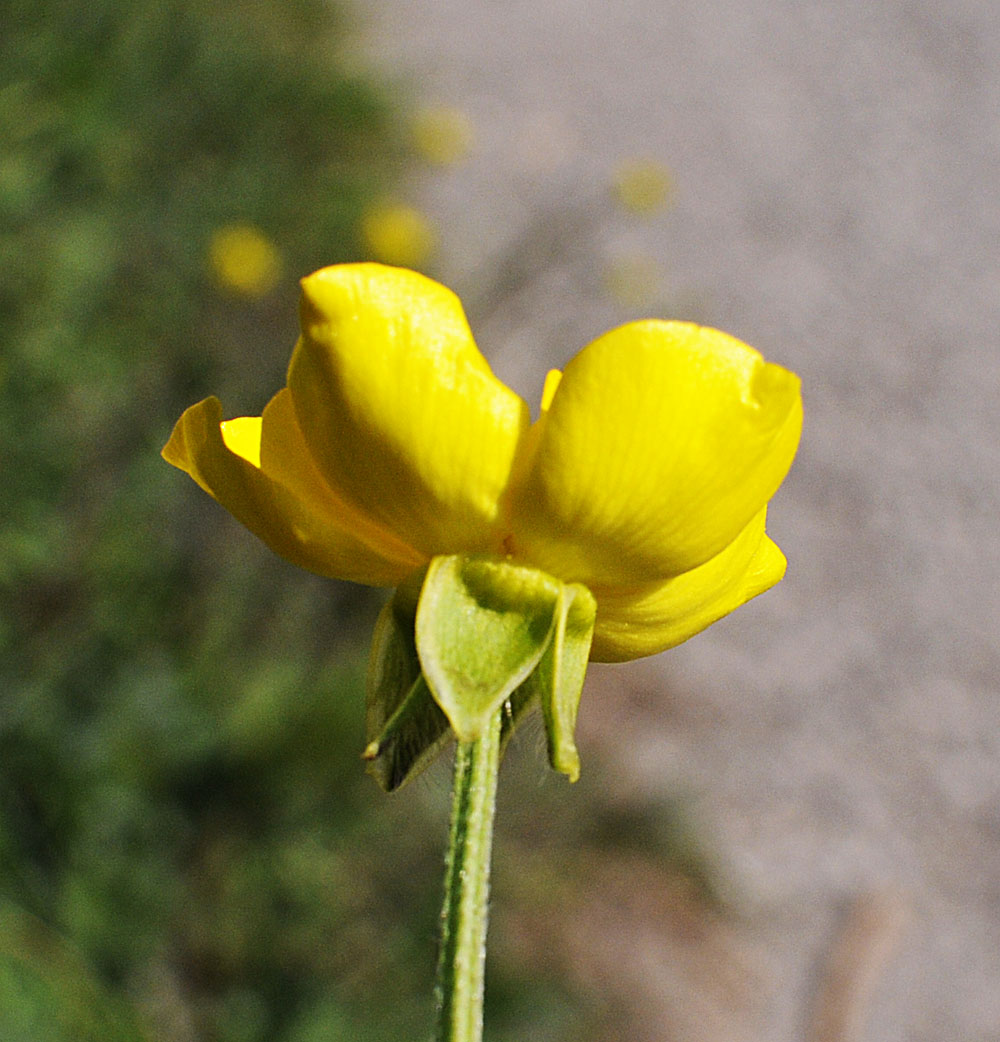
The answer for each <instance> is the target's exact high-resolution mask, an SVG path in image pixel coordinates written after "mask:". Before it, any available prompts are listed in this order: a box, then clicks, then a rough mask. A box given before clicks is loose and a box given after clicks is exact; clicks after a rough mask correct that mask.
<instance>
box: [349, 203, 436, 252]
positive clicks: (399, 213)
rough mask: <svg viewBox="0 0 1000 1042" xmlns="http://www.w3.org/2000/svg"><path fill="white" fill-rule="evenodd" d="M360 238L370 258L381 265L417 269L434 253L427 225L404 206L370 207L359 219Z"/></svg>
mask: <svg viewBox="0 0 1000 1042" xmlns="http://www.w3.org/2000/svg"><path fill="white" fill-rule="evenodd" d="M361 236H362V239H363V240H364V243H365V246H366V247H367V248H368V250H369V252H370V253H371V255H372V256H373V257H374V258H375V259H376V260H379V261H381V262H382V263H383V264H393V265H396V264H398V265H401V266H403V267H406V268H419V267H420V266H421V265H422V264H424V262H425V261H426V260H427V259H428V258H429V257H430V255H431V254H432V253H433V252H434V246H435V235H434V229H433V228H432V227H431V224H430V221H428V220H427V218H426V217H425V216H424V215H423V214H422V213H421V212H420V211H419V210H416V209H414V208H413V207H412V206H406V205H404V204H403V203H393V202H385V203H379V204H378V205H376V206H374V207H372V209H370V210H369V211H368V212H367V213H366V214H365V215H364V216H363V217H362V219H361Z"/></svg>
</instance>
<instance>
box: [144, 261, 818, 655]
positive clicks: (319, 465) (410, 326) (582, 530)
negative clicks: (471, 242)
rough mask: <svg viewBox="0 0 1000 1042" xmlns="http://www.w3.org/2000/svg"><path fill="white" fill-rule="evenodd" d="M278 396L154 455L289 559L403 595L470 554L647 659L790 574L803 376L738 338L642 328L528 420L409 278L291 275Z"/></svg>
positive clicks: (186, 420)
mask: <svg viewBox="0 0 1000 1042" xmlns="http://www.w3.org/2000/svg"><path fill="white" fill-rule="evenodd" d="M301 325H302V335H301V337H300V339H299V341H298V343H297V345H296V347H295V350H294V353H293V355H292V360H291V364H290V366H289V369H288V380H287V386H286V387H285V388H284V389H283V390H281V391H279V392H278V393H277V395H275V397H274V398H272V399H271V401H270V402H269V403H268V405H267V407H266V408H265V409H264V412H263V415H262V416H260V417H241V418H238V419H232V420H225V419H224V418H223V413H222V407H221V405H220V403H219V401H218V399H216V398H208V399H206V400H205V401H203V402H201V403H200V404H198V405H195V406H192V407H191V408H190V409H188V410H187V411H186V412H185V413H184V415H183V416H182V417H181V419H180V420H179V421H178V423H177V426H176V427H175V429H174V432H173V435H172V436H171V438H170V441H169V442H168V444H167V446H166V447H165V448H164V450H163V455H164V457H165V458H166V459H167V460H168V461H169V462H170V463H172V464H174V466H177V467H179V468H180V469H182V470H184V471H186V472H187V473H188V474H190V475H191V477H193V478H194V480H195V481H197V482H198V484H199V485H201V487H202V488H203V489H205V491H207V492H208V493H210V494H211V495H212V496H214V497H215V498H216V499H217V500H218V501H219V502H220V503H221V504H222V505H223V506H224V507H226V508H227V509H228V510H229V511H230V512H231V513H232V514H233V515H234V516H235V517H236V518H237V519H238V520H239V521H241V522H242V523H243V524H244V525H246V526H247V527H248V528H249V529H250V530H251V531H253V532H254V533H256V534H257V535H258V536H259V537H260V538H261V539H263V540H264V542H265V543H267V544H268V546H270V547H271V548H272V549H273V550H274V551H276V552H277V553H279V554H281V555H282V556H283V557H285V558H287V559H288V560H290V561H292V562H293V563H295V564H298V565H300V566H302V567H304V568H307V569H309V570H311V571H314V572H317V573H319V574H320V575H325V576H330V577H333V578H338V579H347V580H350V581H353V582H360V583H366V584H369V585H373V586H397V585H399V584H401V583H403V582H404V581H405V580H406V579H407V578H408V577H410V576H412V575H413V574H414V573H415V572H416V571H417V570H418V569H420V568H422V567H423V566H425V565H426V564H427V563H428V562H429V561H430V559H431V558H433V557H436V556H439V555H449V554H467V553H473V554H475V553H482V554H487V555H495V556H497V557H502V558H506V559H510V560H512V561H515V562H520V563H524V564H526V565H530V566H532V567H535V568H538V569H541V570H542V571H544V572H546V573H548V574H549V575H552V576H555V577H557V578H558V579H560V580H562V581H563V582H566V583H582V584H583V585H585V586H587V587H588V588H589V589H590V591H591V592H592V593H593V595H594V597H595V598H596V601H597V622H596V627H595V630H594V640H593V645H592V650H591V657H592V658H593V659H596V660H604V661H621V660H626V659H632V658H638V657H640V656H643V655H650V654H654V653H655V652H658V651H661V650H663V649H664V648H668V647H671V646H672V645H675V644H678V643H680V642H681V641H683V640H686V639H687V638H688V637H690V636H692V635H693V634H695V633H697V632H698V631H699V630H701V629H704V628H705V627H706V626H708V625H709V624H710V623H712V622H714V621H715V620H716V619H718V618H720V617H721V616H723V615H725V614H727V613H728V612H730V611H732V610H733V609H735V608H737V607H738V606H739V605H740V604H743V603H744V602H745V601H747V600H749V599H750V598H751V597H753V596H755V595H756V594H758V593H761V592H762V591H764V590H766V589H768V588H769V587H771V586H773V585H774V584H775V583H776V582H778V580H779V579H780V578H781V577H782V575H783V573H784V569H785V559H784V557H783V555H782V553H781V551H780V550H779V549H778V548H777V546H775V544H774V543H772V542H771V540H770V539H769V538H768V536H767V535H766V534H765V531H764V519H765V513H766V506H767V502H768V500H769V499H770V498H771V496H772V495H773V494H774V492H775V491H776V489H777V488H778V486H779V485H780V484H781V481H782V480H783V478H784V476H785V474H786V472H787V470H788V468H789V466H790V465H791V461H792V458H793V456H794V454H795V451H796V448H797V445H798V440H799V432H800V428H801V422H802V403H801V397H800V393H799V380H798V377H796V376H795V375H794V374H793V373H790V372H788V371H787V370H785V369H783V368H781V367H780V366H777V365H773V364H769V363H766V362H765V361H764V360H763V358H762V357H761V356H760V354H759V353H758V352H757V351H755V350H753V349H752V348H750V347H747V346H746V345H745V344H742V343H740V342H739V341H738V340H735V339H733V338H732V337H730V336H728V335H726V334H725V333H720V332H718V331H716V330H713V329H707V328H703V327H700V326H695V325H692V324H689V323H683V322H664V321H652V320H650V321H643V322H634V323H630V324H628V325H625V326H622V327H620V328H618V329H615V330H613V331H612V332H610V333H607V334H605V335H604V336H602V337H600V338H599V339H597V340H595V341H594V342H593V343H591V344H590V345H589V346H588V347H586V348H584V350H583V351H581V352H580V353H579V354H578V355H577V356H576V357H575V358H574V359H573V360H572V361H571V362H570V363H569V365H568V366H567V367H566V369H565V372H563V373H562V374H559V373H558V372H555V371H554V372H553V373H551V374H550V376H549V378H548V380H547V381H546V387H545V390H544V392H543V398H542V408H541V414H540V416H539V418H538V419H537V420H536V421H535V422H534V423H531V421H530V418H529V410H528V406H527V404H526V403H525V402H524V401H523V400H522V399H521V398H520V397H519V396H518V395H517V394H515V393H514V392H513V391H511V390H510V389H509V388H508V387H506V386H505V385H504V384H503V383H501V382H500V381H499V380H497V378H496V377H495V376H494V375H493V373H492V372H491V370H490V368H489V366H488V364H487V363H486V361H485V359H484V358H483V357H482V355H481V354H480V353H479V351H478V349H477V348H476V345H475V342H474V341H473V339H472V334H471V332H470V331H469V327H468V324H467V322H466V319H465V315H464V313H463V310H462V307H461V304H460V302H459V301H458V298H457V297H455V296H454V294H452V293H451V292H450V291H449V290H447V289H446V288H445V287H443V286H441V285H439V284H438V283H436V282H433V281H431V280H430V279H428V278H425V277H424V276H422V275H418V274H416V273H415V272H412V271H406V270H402V269H396V268H388V267H383V266H381V265H377V264H354V265H342V266H337V267H331V268H324V269H322V270H321V271H318V272H316V273H315V274H313V275H310V276H309V277H308V278H306V279H304V280H303V282H302V305H301Z"/></svg>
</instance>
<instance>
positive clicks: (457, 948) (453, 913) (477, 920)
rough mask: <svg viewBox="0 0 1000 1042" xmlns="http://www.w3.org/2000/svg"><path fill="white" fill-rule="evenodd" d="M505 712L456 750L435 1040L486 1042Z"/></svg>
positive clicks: (440, 1041) (436, 988) (436, 991)
mask: <svg viewBox="0 0 1000 1042" xmlns="http://www.w3.org/2000/svg"><path fill="white" fill-rule="evenodd" d="M500 722H501V712H500V711H497V712H496V713H494V714H493V716H492V718H491V720H490V723H489V726H488V727H487V728H486V731H485V732H484V733H483V734H482V735H481V736H480V737H479V738H477V739H476V740H475V741H472V742H459V743H458V748H457V750H456V752H455V775H454V789H453V792H452V806H451V832H450V835H449V840H448V857H447V862H446V867H445V884H444V907H443V909H442V911H441V955H440V958H439V959H438V969H437V984H436V987H435V997H436V999H437V1033H436V1035H435V1040H436V1042H480V1040H481V1039H482V1037H483V967H484V965H485V962H486V921H487V915H488V902H489V888H490V852H491V849H492V846H493V811H494V807H495V804H496V790H497V770H498V768H499V764H500Z"/></svg>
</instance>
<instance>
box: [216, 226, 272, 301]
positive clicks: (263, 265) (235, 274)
mask: <svg viewBox="0 0 1000 1042" xmlns="http://www.w3.org/2000/svg"><path fill="white" fill-rule="evenodd" d="M208 257H209V263H210V266H211V269H212V273H213V274H214V275H215V278H216V279H217V280H218V282H219V284H220V285H221V286H223V287H224V288H225V289H227V290H230V291H231V292H233V293H239V294H242V295H243V296H247V297H263V296H266V295H267V294H268V293H270V292H271V290H272V289H274V287H275V286H276V285H277V284H278V279H279V277H280V276H281V255H280V254H279V253H278V250H277V247H275V245H274V244H273V243H272V242H271V240H270V239H268V238H267V236H265V235H264V233H263V232H262V231H261V230H260V229H259V228H257V227H255V226H254V225H252V224H243V223H241V224H227V225H226V226H225V227H223V228H219V229H218V230H217V231H216V232H215V233H214V234H213V235H212V239H211V242H210V243H209V246H208Z"/></svg>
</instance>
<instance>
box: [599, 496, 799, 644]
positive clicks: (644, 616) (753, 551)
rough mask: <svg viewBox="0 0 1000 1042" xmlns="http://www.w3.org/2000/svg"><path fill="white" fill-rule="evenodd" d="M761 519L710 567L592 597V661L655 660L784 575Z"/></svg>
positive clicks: (781, 560) (708, 563)
mask: <svg viewBox="0 0 1000 1042" xmlns="http://www.w3.org/2000/svg"><path fill="white" fill-rule="evenodd" d="M765 513H766V511H764V510H762V511H761V512H760V514H759V515H758V516H757V517H755V518H754V519H753V521H751V522H750V524H749V525H747V527H746V528H745V529H744V530H743V531H742V532H741V533H740V534H739V535H738V536H737V537H736V539H735V540H734V541H733V542H732V543H731V544H730V545H729V546H727V547H726V548H725V550H723V551H722V552H721V553H719V554H717V555H716V556H715V557H713V558H712V559H711V560H710V561H706V562H705V564H703V565H700V566H699V567H698V568H694V569H692V570H691V571H690V572H685V573H684V574H683V575H678V576H677V577H676V578H674V579H668V580H667V581H666V582H663V583H659V584H654V585H651V586H646V587H643V588H640V589H638V590H632V591H619V592H615V591H610V592H602V591H595V594H596V596H597V625H596V627H595V629H594V643H593V646H592V649H591V654H590V657H591V658H592V659H594V660H595V661H597V662H625V661H627V660H628V659H634V658H641V657H642V656H644V655H655V654H656V653H657V652H659V651H663V650H665V649H666V648H672V647H674V646H675V645H676V644H680V643H681V642H682V641H685V640H687V639H688V637H693V636H694V635H695V634H696V633H700V632H701V631H702V630H703V629H705V627H706V626H710V625H711V624H712V623H713V622H715V621H716V620H717V619H721V618H722V616H723V615H728V614H729V612H731V611H734V610H735V609H736V608H738V607H739V606H740V605H741V604H745V603H746V602H747V601H748V600H750V598H751V597H756V596H757V594H759V593H763V592H764V591H765V590H769V589H770V588H771V587H772V586H774V584H775V583H776V582H778V581H779V580H780V579H781V577H782V576H783V575H784V574H785V556H784V554H782V552H781V551H780V550H779V549H778V547H777V546H776V545H775V544H774V543H773V542H771V540H770V539H769V538H768V537H767V535H765V533H764V515H765Z"/></svg>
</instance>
